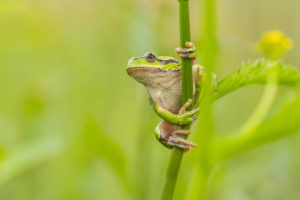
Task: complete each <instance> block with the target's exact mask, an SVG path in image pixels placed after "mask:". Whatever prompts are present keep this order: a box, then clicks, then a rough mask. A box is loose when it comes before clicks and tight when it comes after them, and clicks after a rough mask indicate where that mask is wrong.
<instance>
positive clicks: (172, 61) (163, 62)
mask: <svg viewBox="0 0 300 200" xmlns="http://www.w3.org/2000/svg"><path fill="white" fill-rule="evenodd" d="M156 60H157V61H158V62H159V63H160V64H162V65H167V64H169V63H176V64H179V61H178V60H176V59H169V60H161V59H158V58H156Z"/></svg>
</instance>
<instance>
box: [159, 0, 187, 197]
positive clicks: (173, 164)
mask: <svg viewBox="0 0 300 200" xmlns="http://www.w3.org/2000/svg"><path fill="white" fill-rule="evenodd" d="M178 3H179V23H180V47H181V48H185V42H189V41H190V16H189V1H188V0H178ZM181 76H182V104H184V103H185V102H186V101H187V100H188V99H189V98H191V99H192V98H193V76H192V60H191V59H181ZM181 128H182V129H189V128H190V126H183V127H181ZM182 156H183V151H182V150H181V149H178V148H173V149H172V152H171V157H170V161H169V165H168V169H167V172H166V177H165V183H164V187H163V192H162V196H161V199H162V200H171V199H172V198H173V193H174V189H175V185H176V181H177V176H178V172H179V169H180V165H181V160H182Z"/></svg>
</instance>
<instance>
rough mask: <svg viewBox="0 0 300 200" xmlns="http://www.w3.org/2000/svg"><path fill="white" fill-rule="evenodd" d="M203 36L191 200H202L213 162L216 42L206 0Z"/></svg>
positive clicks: (211, 10)
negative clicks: (202, 73)
mask: <svg viewBox="0 0 300 200" xmlns="http://www.w3.org/2000/svg"><path fill="white" fill-rule="evenodd" d="M203 3H204V6H203V8H204V11H203V13H204V17H203V18H204V24H203V25H204V34H203V48H202V64H203V66H205V72H206V74H207V80H206V82H205V84H204V96H203V99H202V100H201V102H200V107H201V114H200V117H199V118H200V121H199V125H198V127H197V130H196V134H195V135H196V138H195V140H196V143H197V144H198V150H197V152H196V153H197V155H195V158H194V160H195V161H196V162H195V164H196V173H195V175H194V179H193V187H192V192H191V194H190V196H191V198H190V199H192V200H194V199H195V200H204V199H205V198H206V192H207V188H208V184H209V177H210V176H211V173H212V169H213V166H214V163H213V161H212V159H211V157H212V152H213V151H214V144H215V141H216V139H215V136H214V134H213V132H214V130H213V129H214V124H213V119H212V104H211V103H210V101H211V100H210V99H211V92H212V90H211V87H212V81H213V80H212V71H213V69H214V67H215V65H216V54H217V39H216V17H215V16H216V11H215V7H216V5H215V4H216V2H215V0H205V1H204V2H203Z"/></svg>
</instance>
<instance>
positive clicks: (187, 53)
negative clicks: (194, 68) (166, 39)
mask: <svg viewBox="0 0 300 200" xmlns="http://www.w3.org/2000/svg"><path fill="white" fill-rule="evenodd" d="M195 50H196V49H195V47H194V44H193V43H192V42H186V43H185V48H176V53H177V55H178V56H179V57H181V58H195Z"/></svg>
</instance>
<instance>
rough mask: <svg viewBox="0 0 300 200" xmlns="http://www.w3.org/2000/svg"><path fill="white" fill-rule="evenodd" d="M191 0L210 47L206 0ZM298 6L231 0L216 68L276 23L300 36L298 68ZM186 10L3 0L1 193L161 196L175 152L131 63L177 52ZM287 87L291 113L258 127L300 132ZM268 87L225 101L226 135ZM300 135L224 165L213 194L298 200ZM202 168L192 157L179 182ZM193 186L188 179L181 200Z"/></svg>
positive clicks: (221, 69) (246, 50) (226, 66)
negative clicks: (160, 133) (157, 133)
mask: <svg viewBox="0 0 300 200" xmlns="http://www.w3.org/2000/svg"><path fill="white" fill-rule="evenodd" d="M190 3H191V19H192V20H191V24H192V38H193V40H194V41H195V42H198V43H199V45H198V46H199V49H201V34H200V32H201V28H199V27H200V24H202V19H201V16H200V14H199V13H198V12H199V10H201V9H199V7H200V4H199V1H194V0H191V2H190ZM299 8H300V2H298V1H294V0H287V1H270V0H260V1H258V0H255V1H253V0H246V1H233V0H229V1H220V2H219V5H218V37H219V43H220V51H219V55H218V62H217V66H218V68H217V71H216V74H217V76H218V77H220V78H221V77H224V75H225V74H227V73H228V72H230V71H233V69H234V68H235V66H239V65H240V63H241V61H247V60H248V59H252V58H254V57H257V55H256V54H255V53H254V52H253V51H252V47H253V46H254V45H255V41H257V40H258V38H259V37H260V35H261V33H262V32H264V31H265V30H270V29H274V28H276V29H280V30H283V31H284V32H286V33H288V35H289V36H290V37H291V38H293V40H294V46H295V48H294V49H293V50H292V51H291V52H290V53H289V54H288V55H287V56H286V62H287V63H291V64H292V65H297V64H299V63H300V58H299V56H298V54H299V51H300V42H299V41H300V37H299V36H300V25H299V23H298V20H297V19H299V17H300V16H299V15H300V13H299V12H297V11H298V9H299ZM177 9H178V8H177V2H174V1H173V0H166V1H158V0H154V1H151V3H149V1H146V0H141V1H138V0H135V1H122V0H115V1H95V0H76V1H68V0H51V1H43V0H32V1H24V0H9V1H1V2H0V15H1V17H0V25H1V27H2V28H1V31H0V45H1V48H0V94H1V98H0V199H9V200H14V199H16V200H17V199H18V200H19V199H24V200H25V199H30V200H35V199H36V200H40V199H43V200H47V199H51V200H52V199H55V200H60V199H64V200H65V199H91V200H93V199H157V198H158V197H159V195H160V190H161V188H162V179H163V176H162V174H163V173H164V170H165V168H166V166H167V162H168V158H169V152H170V151H169V150H168V149H166V148H164V147H162V146H161V145H160V144H159V143H158V142H157V141H156V140H155V139H154V133H153V130H154V128H155V126H156V124H157V123H158V122H159V119H158V117H156V116H155V114H154V112H153V111H152V110H151V107H150V106H149V105H148V96H147V94H146V91H144V88H143V87H142V86H141V85H138V84H136V83H135V82H134V81H133V80H132V79H130V78H129V77H128V76H127V74H126V72H125V65H126V63H127V60H128V59H129V58H130V57H132V56H138V55H142V54H143V53H144V52H146V51H149V50H155V51H156V52H157V53H158V54H159V55H170V56H175V51H174V49H175V47H177V46H178V44H179V39H178V38H179V37H178V20H177V18H178V13H177ZM253 10H255V12H253ZM237 16H239V17H237ZM198 62H200V63H201V60H200V61H198ZM277 94H278V95H277V98H276V105H277V107H278V110H279V111H278V110H277V111H278V112H279V113H283V114H282V115H279V114H278V115H277V114H276V113H278V112H276V109H274V110H271V112H273V114H274V115H272V113H270V116H268V117H269V118H266V119H265V120H266V121H265V122H264V124H263V126H262V127H259V128H258V129H257V130H256V131H263V132H264V133H268V131H271V130H272V131H273V130H278V131H279V130H283V131H282V132H281V131H280V133H284V132H286V133H288V132H290V131H294V132H295V131H297V130H298V121H297V119H298V118H297V116H298V107H299V105H298V104H299V103H297V102H294V101H292V100H291V101H290V102H291V103H290V104H287V105H286V106H285V107H283V108H282V110H281V109H279V108H281V106H282V105H283V104H284V102H286V101H287V100H286V99H289V98H288V97H290V96H291V95H295V94H294V92H292V91H291V89H290V88H287V87H281V88H279V91H278V92H277ZM260 95H261V89H259V88H258V87H251V88H245V89H243V90H239V91H236V92H233V93H231V94H230V95H228V96H226V97H225V98H222V100H219V101H217V102H216V103H215V108H214V118H215V122H216V134H217V136H221V137H222V136H224V135H225V133H232V132H234V131H235V130H236V128H237V127H239V126H240V125H242V124H243V123H244V121H246V120H247V118H248V117H249V115H250V114H251V113H252V110H253V109H254V108H255V105H256V104H257V102H258V101H259V97H260ZM295 96H297V94H296V95H295ZM291 99H294V98H291ZM289 105H293V106H295V105H297V107H296V108H297V109H294V107H289ZM200 120H201V119H200ZM268 120H269V121H272V123H275V124H276V126H274V127H273V125H271V124H269V121H268ZM273 128H274V129H273ZM298 132H299V131H298ZM278 136H279V135H278ZM192 137H194V136H192ZM261 137H264V134H262V135H261ZM192 139H193V138H192ZM299 141H300V135H299V134H297V135H293V136H291V137H287V138H285V139H284V140H280V141H277V142H275V143H272V144H270V145H266V146H263V147H261V148H258V149H255V150H253V151H249V152H247V153H246V154H244V155H243V156H241V157H237V158H234V159H232V160H229V161H228V162H225V163H223V164H222V165H220V166H219V167H218V169H216V170H215V175H214V176H213V177H212V180H211V183H212V186H211V187H210V188H209V195H208V197H209V199H216V200H227V199H230V200H235V199H238V200H243V199H245V200H247V199H263V200H268V199H272V200H276V199H278V200H279V199H291V200H293V199H295V200H296V199H298V198H299V191H298V188H299V186H300V181H299V180H300V173H299V169H300V159H299V155H300V150H299V148H298V146H299V145H298V143H299ZM193 165H194V162H193V156H192V153H191V154H190V153H188V154H186V155H185V158H184V162H183V166H182V167H183V168H182V169H183V170H182V172H181V174H180V182H179V183H178V186H180V185H182V184H183V185H188V183H189V180H190V179H189V176H191V173H190V172H191V166H193ZM188 189H189V188H188ZM186 193H187V191H184V189H181V188H180V187H179V189H178V190H177V191H176V198H177V199H184V197H185V194H186Z"/></svg>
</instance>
